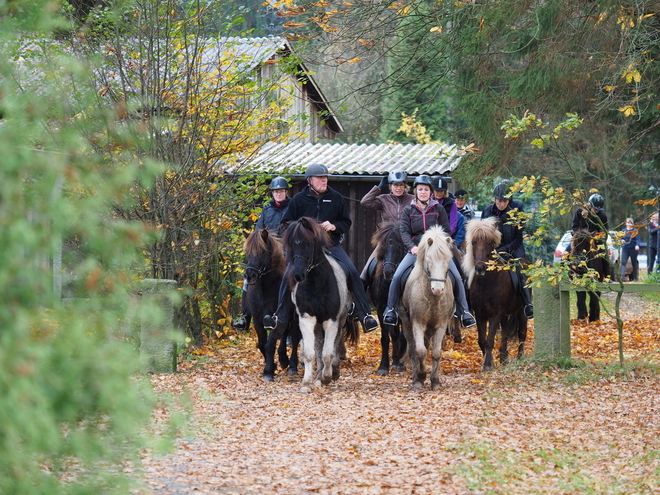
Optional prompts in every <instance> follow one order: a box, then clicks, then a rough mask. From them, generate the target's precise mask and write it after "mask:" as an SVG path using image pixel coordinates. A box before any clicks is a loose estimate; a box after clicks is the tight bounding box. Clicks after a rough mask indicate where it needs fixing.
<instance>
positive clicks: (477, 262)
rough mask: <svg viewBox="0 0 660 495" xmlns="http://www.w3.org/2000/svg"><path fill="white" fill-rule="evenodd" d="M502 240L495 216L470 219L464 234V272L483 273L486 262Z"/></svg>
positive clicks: (480, 274)
mask: <svg viewBox="0 0 660 495" xmlns="http://www.w3.org/2000/svg"><path fill="white" fill-rule="evenodd" d="M501 241H502V233H501V232H500V231H499V229H498V228H497V219H496V218H495V217H490V218H486V219H484V220H470V221H469V222H468V223H467V227H466V235H465V245H466V249H465V257H464V258H463V270H464V271H465V273H468V274H472V273H474V274H475V275H479V276H482V275H485V274H486V268H487V263H488V262H489V261H490V260H492V259H493V253H494V252H495V250H496V249H497V248H498V246H499V245H500V242H501Z"/></svg>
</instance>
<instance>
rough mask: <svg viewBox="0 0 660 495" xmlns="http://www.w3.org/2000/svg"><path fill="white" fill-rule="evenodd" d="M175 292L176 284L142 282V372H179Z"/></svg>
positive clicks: (169, 282) (146, 280)
mask: <svg viewBox="0 0 660 495" xmlns="http://www.w3.org/2000/svg"><path fill="white" fill-rule="evenodd" d="M176 288H177V283H176V281H175V280H159V279H153V278H148V279H144V280H143V281H142V311H141V315H142V321H141V331H140V339H141V343H140V370H141V371H142V372H143V373H145V372H149V371H151V372H154V373H174V372H176V368H177V361H176V342H175V341H174V340H173V333H174V331H175V327H174V305H173V303H172V299H171V297H170V294H171V293H172V292H173V291H175V290H176Z"/></svg>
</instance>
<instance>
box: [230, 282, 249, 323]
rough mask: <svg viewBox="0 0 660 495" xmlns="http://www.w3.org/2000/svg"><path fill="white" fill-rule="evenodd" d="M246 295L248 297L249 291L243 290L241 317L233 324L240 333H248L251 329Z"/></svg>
mask: <svg viewBox="0 0 660 495" xmlns="http://www.w3.org/2000/svg"><path fill="white" fill-rule="evenodd" d="M245 285H247V284H246V282H245V281H244V282H243V287H245ZM246 295H247V290H246V289H243V292H242V294H241V315H240V316H239V317H238V318H237V319H236V320H234V321H233V322H232V326H233V327H234V328H235V329H236V330H238V331H240V332H246V331H248V329H249V328H250V319H251V318H250V315H249V314H248V311H247V307H246V305H245V304H246V302H245V300H246Z"/></svg>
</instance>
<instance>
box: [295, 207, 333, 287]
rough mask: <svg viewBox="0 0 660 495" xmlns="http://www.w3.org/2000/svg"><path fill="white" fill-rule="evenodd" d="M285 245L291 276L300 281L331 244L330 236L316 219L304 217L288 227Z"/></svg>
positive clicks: (303, 279)
mask: <svg viewBox="0 0 660 495" xmlns="http://www.w3.org/2000/svg"><path fill="white" fill-rule="evenodd" d="M284 245H285V246H286V255H287V259H288V261H289V264H290V265H291V276H292V277H293V279H294V280H295V281H296V282H298V283H300V282H304V281H305V279H306V278H307V274H308V273H309V272H310V271H312V270H313V269H314V267H315V266H316V264H317V263H318V262H319V261H320V260H321V259H322V257H323V256H324V254H323V249H325V248H327V247H329V246H330V237H329V236H328V233H327V232H326V231H325V230H324V229H323V227H321V226H320V225H319V223H318V222H317V221H316V220H314V219H313V218H310V217H302V218H301V219H300V220H298V221H296V222H293V223H291V224H289V226H288V227H287V229H286V231H285V232H284Z"/></svg>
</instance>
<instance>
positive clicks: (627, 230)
mask: <svg viewBox="0 0 660 495" xmlns="http://www.w3.org/2000/svg"><path fill="white" fill-rule="evenodd" d="M622 232H623V237H622V238H621V242H622V243H623V247H622V248H621V268H620V275H621V280H623V279H624V277H625V276H626V265H627V264H628V259H630V262H631V263H632V273H631V274H630V279H631V280H632V281H633V282H637V281H638V280H639V261H638V260H637V253H639V229H638V228H637V227H635V221H634V220H633V219H632V218H626V226H625V227H624V228H623V230H622Z"/></svg>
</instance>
